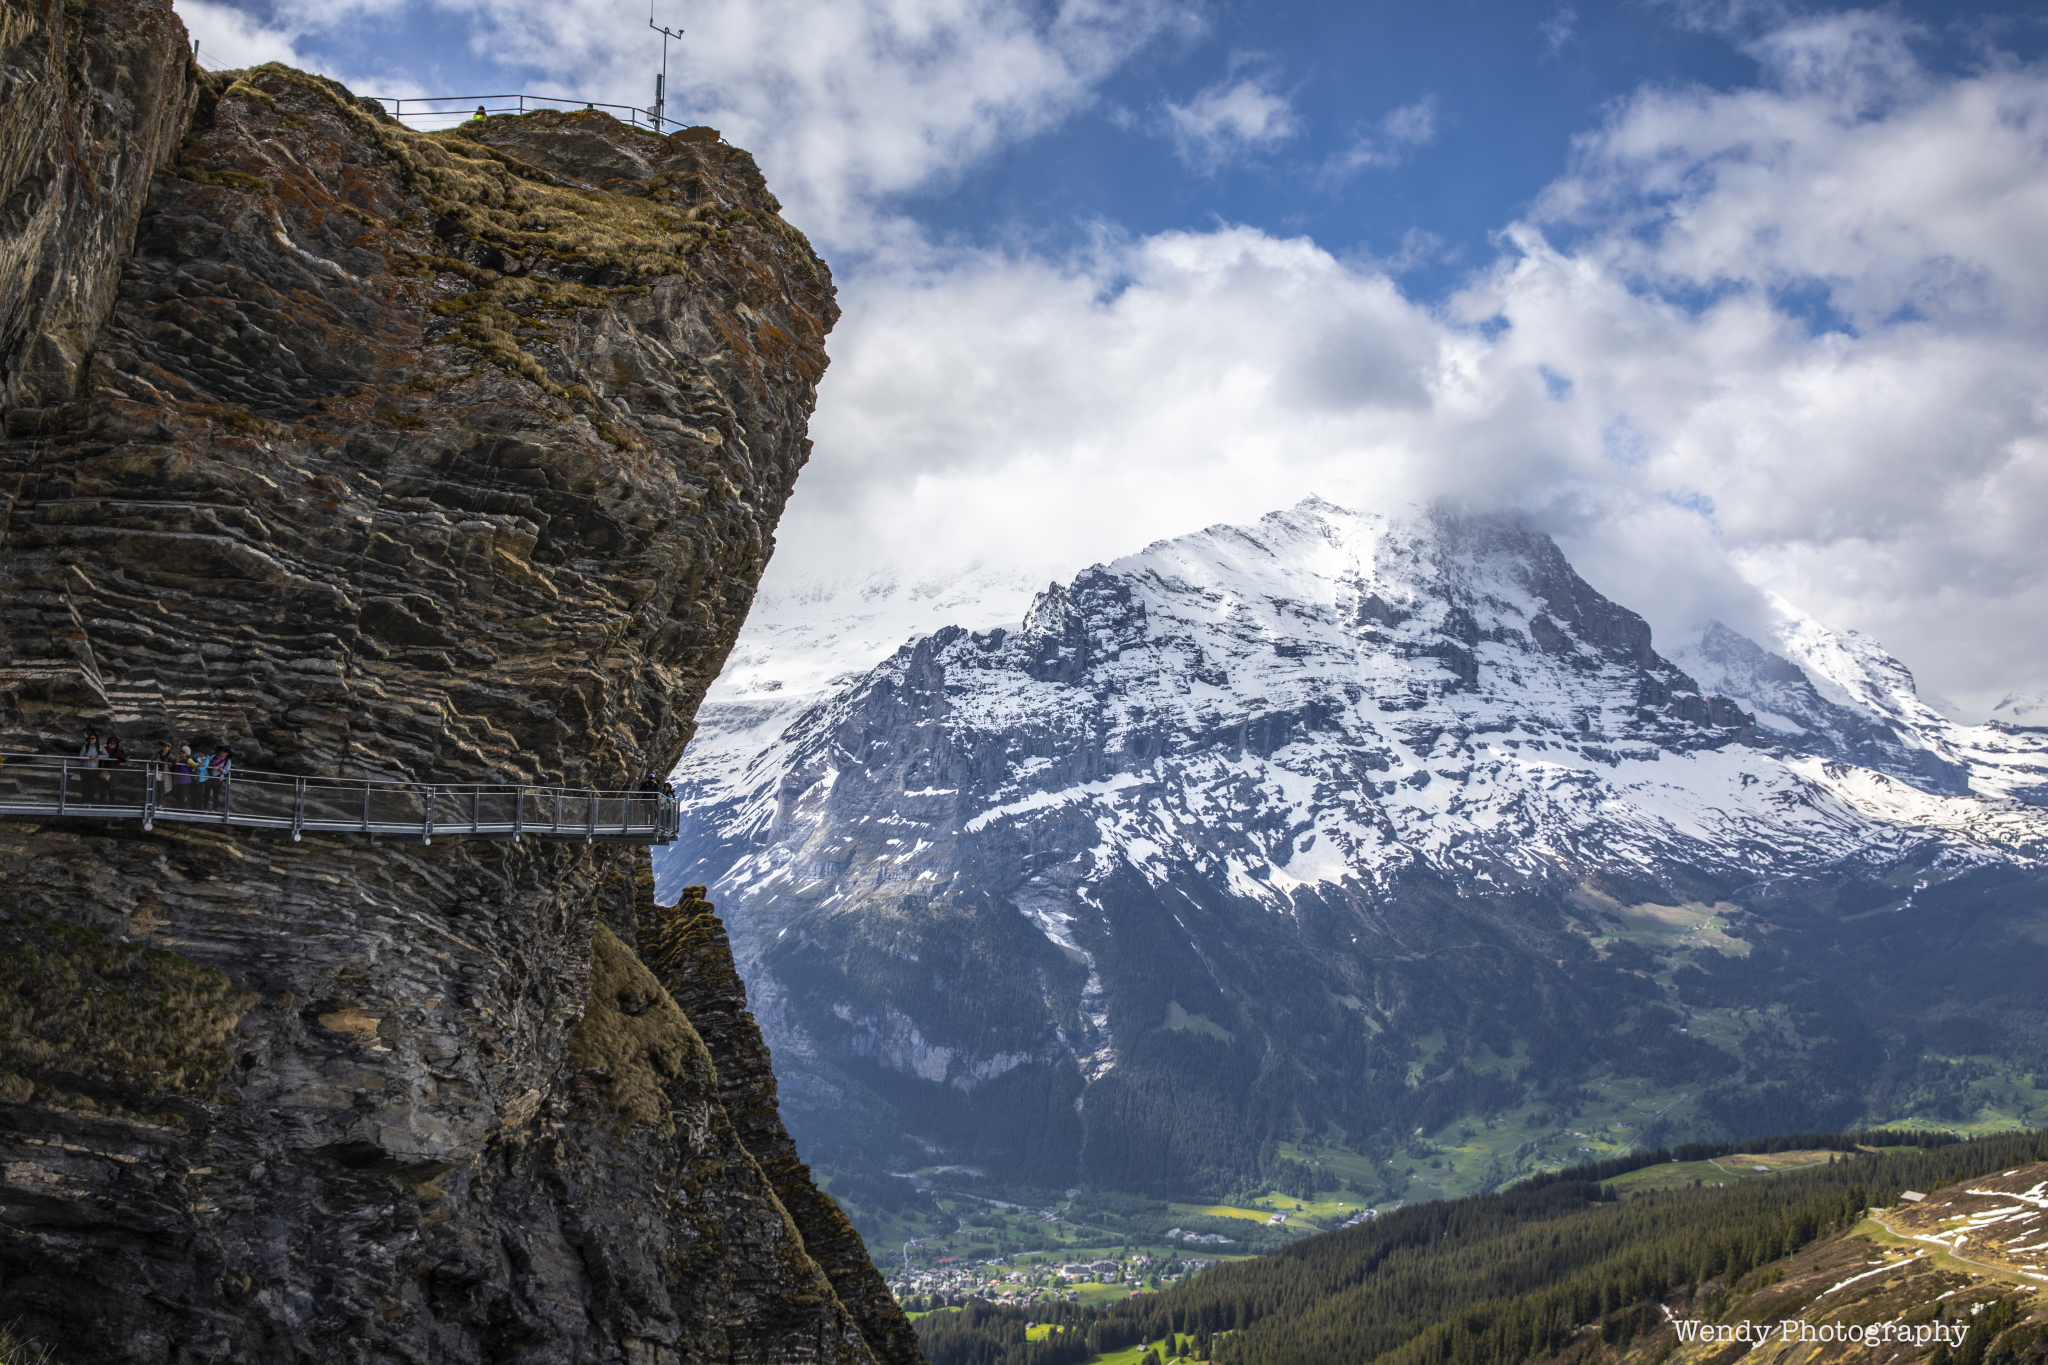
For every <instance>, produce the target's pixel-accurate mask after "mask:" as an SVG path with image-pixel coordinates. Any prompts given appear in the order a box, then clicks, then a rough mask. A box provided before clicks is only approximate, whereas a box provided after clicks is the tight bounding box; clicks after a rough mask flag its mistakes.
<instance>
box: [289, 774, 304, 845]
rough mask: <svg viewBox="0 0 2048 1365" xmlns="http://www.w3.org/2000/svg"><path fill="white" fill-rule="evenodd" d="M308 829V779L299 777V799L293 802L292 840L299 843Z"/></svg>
mask: <svg viewBox="0 0 2048 1365" xmlns="http://www.w3.org/2000/svg"><path fill="white" fill-rule="evenodd" d="M305 829H306V779H305V778H303V777H302V778H300V779H299V790H298V794H297V799H296V800H294V801H293V802H292V842H293V843H295V844H296V843H298V842H299V836H300V835H301V834H303V833H304V832H305Z"/></svg>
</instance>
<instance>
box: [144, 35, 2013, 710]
mask: <svg viewBox="0 0 2048 1365" xmlns="http://www.w3.org/2000/svg"><path fill="white" fill-rule="evenodd" d="M178 10H179V12H180V14H181V15H183V16H184V17H185V19H186V21H187V23H188V24H189V25H190V26H191V27H192V28H193V30H194V32H195V33H196V34H198V35H199V36H200V37H201V39H202V42H203V43H204V47H203V53H204V55H205V56H206V58H207V59H208V62H209V64H219V63H223V62H233V63H237V64H239V63H242V62H249V61H255V60H262V59H266V58H279V59H284V60H291V61H296V62H297V63H299V64H301V65H306V66H311V67H314V68H316V69H321V70H324V71H326V72H328V73H329V74H332V75H336V76H338V77H340V78H342V79H343V80H345V81H348V82H349V83H350V84H351V85H352V86H353V87H354V88H356V89H357V90H358V91H360V92H364V93H380V94H398V95H406V96H417V95H425V94H442V93H448V94H456V93H468V92H470V91H473V90H477V89H481V88H490V89H494V90H496V89H502V90H514V89H525V90H530V91H539V92H553V93H559V94H564V95H574V96H578V97H582V98H597V99H609V100H619V101H632V102H636V103H643V102H645V101H646V100H647V98H648V97H649V95H650V94H651V89H650V86H651V72H652V70H653V69H654V67H655V65H656V64H657V63H658V61H659V52H660V40H659V39H658V37H656V36H655V35H654V34H652V33H651V32H649V31H648V29H647V28H646V22H647V15H646V12H645V8H644V0H641V3H640V4H634V3H631V0H622V2H620V3H614V0H554V3H550V4H547V5H544V6H543V5H539V4H536V3H533V2H532V0H319V3H310V2H309V0H271V3H268V4H265V5H261V6H258V5H248V6H237V5H233V4H229V3H226V0H181V3H180V4H179V5H178ZM657 17H659V18H660V19H661V20H662V21H663V22H665V23H668V24H671V25H681V26H682V27H683V28H685V29H686V30H688V36H687V37H686V38H685V39H684V41H683V44H682V46H681V47H680V48H679V49H677V50H675V51H673V52H672V54H671V99H672V105H671V112H672V113H685V114H687V115H688V116H689V117H691V118H692V119H693V120H699V119H701V120H702V121H707V122H711V123H714V124H716V125H717V126H719V127H720V128H721V129H723V130H724V131H725V132H726V134H727V136H728V137H729V138H730V139H731V140H732V141H734V142H736V143H738V144H740V145H743V146H746V147H748V148H749V149H750V150H752V151H753V152H754V153H755V154H756V155H757V157H758V158H759V159H760V161H761V163H762V165H763V168H764V170H765V171H766V172H767V174H768V176H769V179H770V182H771V184H773V185H774V186H775V188H776V190H777V192H778V194H780V196H781V197H782V198H783V200H784V201H785V204H786V206H787V216H788V217H790V219H791V220H792V221H793V222H795V223H797V225H798V226H800V227H802V228H804V229H805V230H806V231H807V232H808V233H810V234H811V236H812V238H813V240H814V241H815V242H817V243H818V244H819V246H820V247H821V249H822V250H823V251H824V253H825V254H826V256H827V258H828V259H829V260H830V261H831V262H832V263H833V265H834V269H835V273H836V275H837V278H838V279H839V282H840V286H841V302H842V304H843V305H844V306H845V308H846V316H845V318H844V320H843V321H842V322H841V324H840V327H839V329H838V331H837V333H835V336H834V338H833V343H832V349H833V354H834V364H833V368H832V371H831V373H830V374H828V376H827V378H826V380H825V382H824V384H823V386H822V387H821V396H820V406H819V411H818V415H817V420H816V422H815V424H814V435H815V436H816V437H817V439H818V453H817V455H816V457H815V459H814V463H813V466H812V468H811V469H810V470H809V471H807V472H806V474H805V476H804V479H803V481H802V483H801V484H800V486H799V491H798V495H797V498H796V499H795V501H794V502H793V504H792V507H791V509H790V514H789V518H788V520H787V521H786V522H785V534H784V536H783V550H782V552H781V553H780V555H779V556H778V559H777V562H776V565H775V566H774V568H773V569H772V570H771V577H773V578H775V579H777V580H778V581H781V582H784V583H790V582H794V581H796V580H797V579H798V578H801V577H802V576H804V575H813V576H816V575H829V574H831V573H835V572H843V571H845V569H846V567H847V566H849V565H852V566H860V567H861V568H863V569H866V568H872V567H875V566H877V565H880V564H883V563H885V562H887V561H889V560H890V559H891V558H892V557H893V558H895V559H901V557H902V556H903V554H904V551H903V549H902V547H903V546H904V545H906V544H914V545H917V546H919V547H921V548H920V550H919V553H920V554H923V555H925V556H927V557H928V558H931V559H932V560H934V561H935V562H936V561H939V560H945V559H947V558H948V557H951V558H952V559H956V560H959V561H960V562H963V563H964V562H967V561H969V560H981V561H985V562H986V561H994V562H998V563H1004V564H1010V565H1014V566H1018V567H1023V568H1029V569H1032V570H1034V571H1040V570H1042V571H1045V572H1047V573H1049V574H1050V573H1062V574H1065V573H1071V572H1073V571H1074V570H1075V569H1078V568H1079V567H1081V566H1083V565H1085V564H1086V563H1087V562H1089V561H1091V560H1095V559H1103V558H1109V557H1113V556H1115V555H1117V554H1121V553H1124V552H1127V551H1129V550H1131V549H1134V548H1137V547H1138V546H1140V545H1142V544H1144V543H1146V542H1147V541H1149V540H1150V539H1153V538H1156V537H1158V536H1164V535H1172V534H1178V533H1181V532H1184V531H1187V530H1191V529H1194V528H1195V527H1198V526H1200V525H1203V524H1206V523H1208V522H1211V521H1215V520H1219V519H1242V518H1244V517H1246V516H1251V515H1256V514H1257V513H1259V512H1262V511H1265V510H1268V509H1269V508H1270V507H1273V506H1278V505H1281V504H1283V503H1286V502H1291V501H1293V500H1295V499H1297V498H1299V497H1300V496H1302V495H1305V494H1306V493H1308V492H1310V491H1321V492H1324V493H1326V494H1333V495H1339V496H1349V497H1352V498H1353V499H1354V500H1385V501H1401V500H1406V499H1417V498H1435V497H1449V498H1453V499H1456V500H1458V501H1461V502H1465V503H1469V504H1473V505H1480V506H1493V507H1500V508H1506V509H1511V510H1515V511H1518V512H1521V513H1522V514H1524V515H1527V516H1530V517H1532V518H1533V519H1535V520H1536V521H1537V522H1538V523H1539V524H1542V525H1544V526H1546V527H1547V528H1549V529H1551V530H1552V531H1553V532H1554V533H1555V534H1557V535H1558V536H1559V537H1560V539H1561V540H1562V541H1563V542H1564V543H1565V544H1566V547H1567V549H1568V551H1569V552H1570V553H1572V554H1573V556H1574V558H1575V560H1576V561H1577V562H1579V563H1580V564H1581V566H1582V568H1583V569H1585V570H1586V571H1587V573H1588V575H1589V577H1592V578H1593V580H1594V581H1595V583H1596V584H1600V585H1602V586H1604V587H1607V588H1608V589H1609V590H1610V591H1613V592H1615V593H1616V595H1618V596H1620V597H1622V598H1623V599H1624V600H1627V601H1629V602H1630V604H1631V605H1634V606H1636V607H1637V608H1638V609H1640V610H1643V611H1644V612H1645V613H1646V614H1647V615H1649V616H1650V617H1651V619H1652V621H1653V624H1655V625H1656V626H1657V628H1658V630H1659V632H1660V638H1665V639H1669V638H1670V637H1671V636H1672V635H1674V634H1677V635H1682V634H1684V633H1686V632H1689V631H1693V630H1696V629H1698V627H1699V626H1700V625H1701V624H1702V623H1703V622H1704V620H1706V619H1708V618H1709V617H1720V618H1722V619H1727V620H1730V621H1732V622H1734V623H1736V624H1738V625H1744V626H1747V627H1749V628H1751V629H1757V628H1760V627H1761V626H1763V625H1764V624H1766V623H1767V622H1768V621H1769V620H1770V619H1771V618H1773V617H1774V616H1780V615H1783V614H1785V613H1787V612H1795V611H1803V612H1807V613H1811V614H1813V615H1815V616H1818V617H1820V618H1821V619H1823V620H1826V621H1828V622H1830V623H1832V624H1836V625H1840V626H1845V627H1856V628H1860V629H1863V630H1866V631H1869V632H1871V633H1873V634H1875V635H1877V636H1878V637H1879V638H1880V639H1882V640H1883V641H1884V642H1885V643H1887V644H1888V645H1890V646H1891V647H1892V648H1893V649H1894V650H1895V651H1896V652H1898V653H1899V654H1900V655H1901V656H1902V657H1904V658H1905V659H1906V661H1907V662H1908V663H1909V664H1911V665H1913V666H1915V667H1916V669H1917V670H1918V671H1919V672H1920V673H1921V674H1922V675H1923V678H1925V679H1927V680H1929V681H1931V682H1932V683H1933V684H1934V686H1935V687H1936V688H1938V690H1940V691H1942V692H1944V693H1948V694H1951V695H1953V696H1955V697H1956V698H1957V699H1958V700H1960V701H1963V702H1964V704H1965V705H1966V707H1969V708H1972V709H1975V710H1978V711H1983V710H1988V709H1989V708H1990V707H1991V706H1992V705H1993V704H1994V703H1995V702H1996V701H1997V700H1998V699H1999V697H2000V696H2002V695H2003V694H2004V692H2006V691H2007V690H2010V689H2014V688H2025V687H2030V686H2040V685H2043V684H2048V642H2044V640H2043V639H2042V637H2043V636H2048V632H2043V631H2041V630H2040V629H2039V627H2040V626H2041V625H2042V624H2043V623H2048V568H2044V566H2043V564H2042V562H2041V559H2042V557H2041V556H2040V555H2039V553H2038V544H2039V540H2040V533H2039V529H2038V528H2039V526H2040V525H2041V524H2043V518H2044V517H2048V386H2044V381H2043V378H2042V376H2041V367H2040V366H2039V365H2038V363H2037V361H2036V357H2037V356H2038V355H2039V354H2040V350H2041V347H2042V344H2043V343H2044V341H2048V335H2044V333H2048V261H2043V260H2042V259H2041V258H2042V257H2043V254H2044V253H2042V252H2041V251H2040V250H2039V249H2038V243H2039V242H2040V241H2042V240H2048V236H2044V235H2043V234H2044V233H2048V73H2044V68H2043V50H2044V45H2048V12H2044V11H2042V10H2041V8H2040V7H2039V6H2019V5H1998V4H1981V3H1969V0H1960V2H1959V3H1950V4H1939V5H1937V4H1893V5H1887V6H1882V7H1878V8H1848V7H1839V6H1828V5H1792V4H1774V3H1752V2H1751V0H1721V2H1720V3H1704V2H1702V0H1617V2H1614V3H1598V2H1597V0H1582V2H1581V3H1575V4H1570V5H1559V4H1554V3H1545V4H1514V3H1497V2H1496V3H1481V2H1479V0H1451V3H1441V4H1430V5H1417V4H1413V3H1406V4H1392V3H1365V4H1348V5H1335V4H1281V5H1275V4H1262V5H1252V4H1214V3H1212V4H1203V3H1185V2H1183V0H689V3H684V4H670V3H667V0H664V2H663V4H662V5H661V6H659V7H658V9H657ZM926 567H927V568H928V567H929V565H927V566H926Z"/></svg>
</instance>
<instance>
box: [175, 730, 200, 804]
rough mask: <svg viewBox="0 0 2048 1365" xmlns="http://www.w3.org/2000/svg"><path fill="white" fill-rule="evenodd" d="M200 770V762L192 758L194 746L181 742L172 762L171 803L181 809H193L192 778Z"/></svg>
mask: <svg viewBox="0 0 2048 1365" xmlns="http://www.w3.org/2000/svg"><path fill="white" fill-rule="evenodd" d="M198 772H199V764H198V763H197V762H195V761H194V760H193V758H192V746H191V745H189V744H180V745H179V746H178V756H177V758H176V759H174V760H173V761H172V763H171V804H172V805H174V806H176V807H177V808H178V809H179V810H191V809H192V780H193V778H194V777H195V776H197V775H198Z"/></svg>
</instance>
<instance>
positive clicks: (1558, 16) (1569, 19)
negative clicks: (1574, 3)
mask: <svg viewBox="0 0 2048 1365" xmlns="http://www.w3.org/2000/svg"><path fill="white" fill-rule="evenodd" d="M1578 23H1579V12H1578V11H1577V10H1575V9H1573V8H1572V7H1571V6H1570V5H1560V6H1558V7H1557V9H1556V11H1555V12H1554V13H1552V14H1551V16H1550V17H1549V18H1548V19H1545V20H1544V21H1543V22H1542V23H1540V24H1538V25H1537V26H1536V31H1537V32H1538V33H1539V34H1541V35H1542V36H1543V55H1544V56H1546V57H1555V56H1556V55H1557V54H1558V53H1560V52H1562V51H1564V47H1565V44H1566V43H1569V42H1570V41H1571V40H1572V35H1573V34H1574V33H1575V32H1577V30H1578Z"/></svg>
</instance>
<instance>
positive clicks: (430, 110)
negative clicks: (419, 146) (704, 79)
mask: <svg viewBox="0 0 2048 1365" xmlns="http://www.w3.org/2000/svg"><path fill="white" fill-rule="evenodd" d="M370 98H371V99H373V100H375V101H377V102H378V103H379V104H381V105H383V106H384V109H385V112H387V113H389V114H390V115H391V117H393V118H395V119H400V120H404V119H446V120H448V121H449V123H450V125H451V126H452V125H453V124H457V123H460V122H462V121H463V120H465V119H468V118H473V117H475V115H476V111H477V109H478V108H479V107H481V108H482V109H483V111H484V112H485V113H487V114H527V113H531V112H533V111H534V110H536V109H567V110H571V111H573V110H577V109H608V110H612V111H614V112H617V113H623V114H624V115H625V116H626V122H627V123H630V124H632V125H634V126H635V127H638V126H640V125H641V124H642V123H643V122H644V123H645V124H646V125H647V126H648V127H649V128H652V129H653V130H654V131H655V132H657V133H658V132H660V131H661V129H662V125H663V124H664V123H665V124H667V125H668V126H669V127H670V128H680V127H682V126H683V125H682V124H680V123H678V122H676V121H675V120H674V119H664V118H662V117H661V115H659V114H658V113H656V112H655V111H654V110H652V109H640V108H636V107H634V106H633V105H630V104H605V103H602V102H600V101H595V100H578V99H567V98H558V97H557V96H554V95H408V96H407V97H405V98H404V99H399V98H397V97H395V96H392V95H372V96H370ZM407 105H411V106H412V107H411V108H409V109H408V108H407V107H406V106H407Z"/></svg>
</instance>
